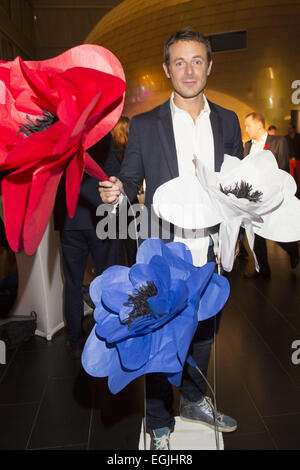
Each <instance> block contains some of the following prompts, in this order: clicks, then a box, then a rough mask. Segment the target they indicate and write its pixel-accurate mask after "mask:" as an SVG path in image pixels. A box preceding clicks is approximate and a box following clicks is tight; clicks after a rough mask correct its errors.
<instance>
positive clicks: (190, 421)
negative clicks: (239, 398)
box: [180, 416, 237, 432]
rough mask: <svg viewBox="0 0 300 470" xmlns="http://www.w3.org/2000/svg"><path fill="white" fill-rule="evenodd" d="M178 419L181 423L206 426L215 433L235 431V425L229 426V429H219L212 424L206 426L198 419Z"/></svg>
mask: <svg viewBox="0 0 300 470" xmlns="http://www.w3.org/2000/svg"><path fill="white" fill-rule="evenodd" d="M180 419H181V420H182V421H187V422H188V423H197V424H204V426H207V427H208V428H211V429H216V428H217V431H219V432H233V431H235V430H236V429H237V425H235V426H231V428H229V427H227V428H220V427H218V426H215V425H214V424H208V423H206V422H205V421H200V420H199V419H191V418H183V417H182V416H180Z"/></svg>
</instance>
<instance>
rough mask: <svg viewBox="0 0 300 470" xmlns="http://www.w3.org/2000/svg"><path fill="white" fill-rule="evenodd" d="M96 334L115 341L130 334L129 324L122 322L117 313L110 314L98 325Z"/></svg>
mask: <svg viewBox="0 0 300 470" xmlns="http://www.w3.org/2000/svg"><path fill="white" fill-rule="evenodd" d="M96 334H97V335H98V336H100V337H101V338H105V339H106V341H107V342H108V343H115V342H116V341H120V340H123V339H124V338H127V337H128V336H129V331H128V327H127V325H124V324H122V323H121V322H120V320H119V317H118V316H116V315H112V314H108V315H107V316H106V317H105V318H103V320H102V321H101V322H98V323H97V325H96Z"/></svg>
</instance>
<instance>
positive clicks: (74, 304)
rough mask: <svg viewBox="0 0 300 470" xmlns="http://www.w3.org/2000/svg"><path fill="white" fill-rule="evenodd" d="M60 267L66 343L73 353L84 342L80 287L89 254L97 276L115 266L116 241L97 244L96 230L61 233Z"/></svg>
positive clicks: (116, 257)
mask: <svg viewBox="0 0 300 470" xmlns="http://www.w3.org/2000/svg"><path fill="white" fill-rule="evenodd" d="M61 247H62V264H63V271H64V276H65V319H66V326H67V329H68V333H69V341H70V344H71V346H72V347H73V348H74V349H79V348H81V347H82V346H83V344H84V342H85V339H86V338H85V333H84V330H83V328H82V320H83V316H84V306H83V292H82V284H83V278H84V272H85V268H86V264H87V258H88V254H89V252H90V253H91V255H92V259H93V263H94V267H95V272H96V275H97V276H98V275H100V274H101V273H102V272H103V271H104V270H105V269H106V268H108V267H109V266H111V265H113V264H117V262H118V240H108V239H107V240H100V239H99V238H98V237H97V235H96V231H95V230H64V231H62V232H61Z"/></svg>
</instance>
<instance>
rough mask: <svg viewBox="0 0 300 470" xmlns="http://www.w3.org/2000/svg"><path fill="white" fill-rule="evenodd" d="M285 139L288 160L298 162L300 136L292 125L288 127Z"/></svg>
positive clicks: (299, 158)
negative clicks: (293, 159) (292, 159)
mask: <svg viewBox="0 0 300 470" xmlns="http://www.w3.org/2000/svg"><path fill="white" fill-rule="evenodd" d="M285 138H286V141H287V144H288V149H289V158H295V159H296V160H300V134H299V133H298V132H297V131H296V126H294V124H292V123H290V124H289V125H288V133H287V135H286V136H285Z"/></svg>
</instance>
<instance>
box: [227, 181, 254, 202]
mask: <svg viewBox="0 0 300 470" xmlns="http://www.w3.org/2000/svg"><path fill="white" fill-rule="evenodd" d="M220 189H221V191H222V193H224V194H226V195H227V194H234V196H236V197H237V198H244V199H248V201H251V202H261V198H262V196H263V193H262V192H261V191H253V188H252V184H249V183H247V182H246V181H241V182H240V183H235V184H234V186H227V187H226V188H223V187H222V185H221V184H220Z"/></svg>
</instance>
